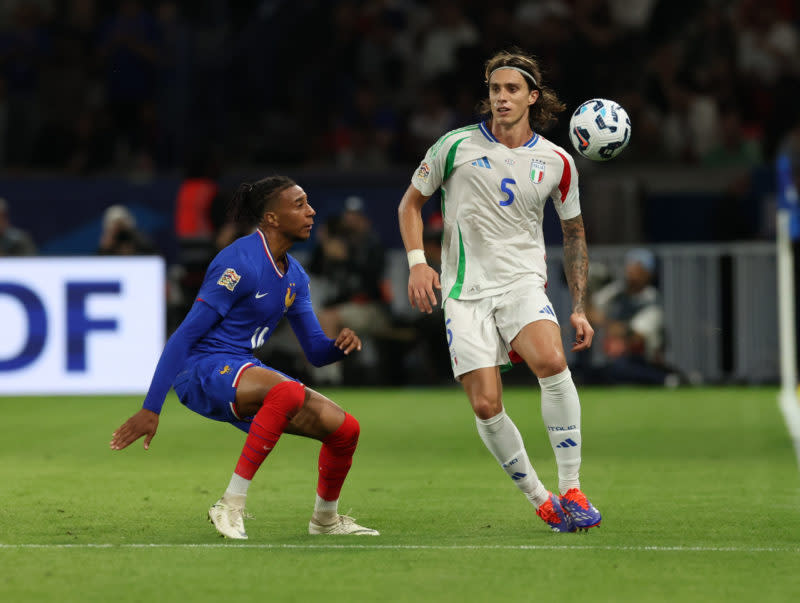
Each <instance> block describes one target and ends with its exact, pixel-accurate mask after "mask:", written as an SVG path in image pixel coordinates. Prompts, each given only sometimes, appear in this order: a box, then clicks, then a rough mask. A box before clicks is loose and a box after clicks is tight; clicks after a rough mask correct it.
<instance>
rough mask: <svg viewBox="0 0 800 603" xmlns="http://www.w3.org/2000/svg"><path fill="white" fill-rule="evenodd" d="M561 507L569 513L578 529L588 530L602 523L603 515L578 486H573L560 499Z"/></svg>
mask: <svg viewBox="0 0 800 603" xmlns="http://www.w3.org/2000/svg"><path fill="white" fill-rule="evenodd" d="M559 502H560V503H561V508H562V509H564V511H565V512H566V514H567V515H569V517H570V519H571V520H572V523H573V524H574V526H575V529H577V530H588V529H589V528H594V527H597V526H599V525H600V520H601V519H602V516H601V515H600V511H598V510H597V509H595V507H594V505H593V504H592V503H590V502H589V499H588V498H586V495H585V494H584V493H583V492H581V491H580V490H579V489H578V488H571V489H569V490H567V492H566V493H565V494H562V495H561V498H560V499H559Z"/></svg>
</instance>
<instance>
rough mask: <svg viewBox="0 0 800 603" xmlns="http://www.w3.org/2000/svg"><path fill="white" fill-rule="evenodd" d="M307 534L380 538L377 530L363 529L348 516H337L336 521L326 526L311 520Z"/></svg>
mask: <svg viewBox="0 0 800 603" xmlns="http://www.w3.org/2000/svg"><path fill="white" fill-rule="evenodd" d="M308 533H309V534H352V535H354V536H380V532H379V531H378V530H373V529H372V528H365V527H364V526H360V525H358V524H357V523H356V520H355V519H353V518H352V517H350V516H349V515H339V516H338V517H337V520H336V521H335V522H334V523H332V524H328V525H321V524H318V523H316V522H315V521H314V519H313V518H312V519H311V521H310V522H308Z"/></svg>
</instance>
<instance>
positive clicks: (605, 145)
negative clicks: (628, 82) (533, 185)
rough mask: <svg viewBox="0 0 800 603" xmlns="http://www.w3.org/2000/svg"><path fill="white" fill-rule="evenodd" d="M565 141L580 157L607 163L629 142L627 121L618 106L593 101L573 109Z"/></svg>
mask: <svg viewBox="0 0 800 603" xmlns="http://www.w3.org/2000/svg"><path fill="white" fill-rule="evenodd" d="M569 139H570V140H571V141H572V146H573V147H575V150H576V151H578V153H580V155H582V156H583V157H586V158H587V159H591V160H592V161H608V160H609V159H613V158H614V157H616V156H617V155H619V154H620V153H621V152H622V149H624V148H625V147H626V146H628V143H629V142H630V140H631V120H630V117H628V114H627V112H626V111H625V109H623V108H622V107H621V106H620V105H619V104H617V103H615V102H614V101H610V100H607V99H605V98H593V99H591V100H588V101H586V102H585V103H583V104H582V105H581V106H580V107H578V108H577V109H575V112H574V113H573V114H572V117H571V118H570V120H569Z"/></svg>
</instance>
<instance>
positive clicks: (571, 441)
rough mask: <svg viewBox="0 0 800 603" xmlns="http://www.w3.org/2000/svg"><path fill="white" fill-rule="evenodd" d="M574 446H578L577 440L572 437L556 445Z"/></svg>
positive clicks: (560, 446) (559, 446) (563, 446)
mask: <svg viewBox="0 0 800 603" xmlns="http://www.w3.org/2000/svg"><path fill="white" fill-rule="evenodd" d="M574 446H577V444H576V443H575V441H574V440H573V439H572V438H567V439H566V440H564V441H563V442H561V443H559V444H558V445H556V448H572V447H574Z"/></svg>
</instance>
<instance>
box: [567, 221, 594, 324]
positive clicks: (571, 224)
mask: <svg viewBox="0 0 800 603" xmlns="http://www.w3.org/2000/svg"><path fill="white" fill-rule="evenodd" d="M561 230H562V232H563V233H564V274H565V275H566V277H567V283H568V284H569V290H570V293H571V294H572V304H573V308H572V311H573V312H585V311H586V310H585V307H584V306H585V303H586V282H587V278H588V273H589V253H588V251H587V249H586V233H585V232H584V230H583V218H582V217H581V216H580V215H578V216H575V217H574V218H570V219H569V220H562V221H561Z"/></svg>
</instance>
